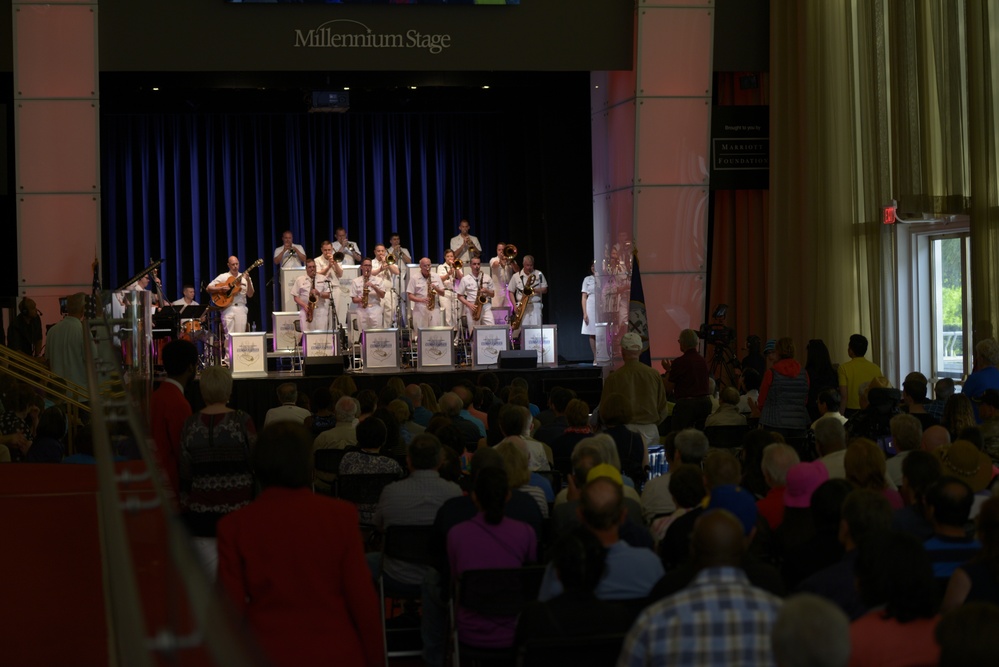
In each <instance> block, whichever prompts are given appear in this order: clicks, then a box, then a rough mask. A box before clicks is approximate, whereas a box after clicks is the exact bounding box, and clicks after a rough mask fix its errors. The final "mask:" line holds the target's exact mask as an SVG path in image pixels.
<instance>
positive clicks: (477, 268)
mask: <svg viewBox="0 0 999 667" xmlns="http://www.w3.org/2000/svg"><path fill="white" fill-rule="evenodd" d="M454 292H455V294H456V295H457V297H458V300H459V301H461V302H462V303H463V304H464V305H465V320H466V321H467V322H468V330H469V332H471V331H474V330H475V327H482V326H492V325H493V304H492V298H493V281H492V279H491V278H490V277H489V276H487V275H486V274H485V272H484V271H483V270H482V260H481V259H479V258H478V257H473V258H472V271H471V272H470V273H467V274H465V277H464V278H462V279H461V282H459V283H458V287H457V288H455V290H454ZM480 294H481V295H483V296H485V297H486V302H485V303H484V304H482V310H481V312H480V313H479V320H478V321H475V320H474V319H473V318H472V311H473V310H474V309H475V306H476V300H477V299H478V297H479V295H480Z"/></svg>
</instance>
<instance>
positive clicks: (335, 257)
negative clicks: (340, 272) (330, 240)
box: [333, 250, 344, 264]
mask: <svg viewBox="0 0 999 667" xmlns="http://www.w3.org/2000/svg"><path fill="white" fill-rule="evenodd" d="M343 260H344V254H343V253H342V252H340V251H339V250H337V251H336V252H335V253H333V261H334V262H336V263H337V264H339V263H340V262H342V261H343Z"/></svg>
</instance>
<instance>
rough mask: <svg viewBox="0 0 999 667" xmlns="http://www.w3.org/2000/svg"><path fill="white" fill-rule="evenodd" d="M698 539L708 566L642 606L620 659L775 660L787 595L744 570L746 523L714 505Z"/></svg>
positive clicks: (732, 666) (749, 666) (627, 665)
mask: <svg viewBox="0 0 999 667" xmlns="http://www.w3.org/2000/svg"><path fill="white" fill-rule="evenodd" d="M692 540H693V543H692V550H693V552H694V556H695V557H696V558H697V560H698V563H699V565H700V572H698V574H697V577H696V578H695V579H694V581H693V582H692V583H691V584H690V585H689V586H688V587H687V588H685V589H683V590H682V591H680V592H679V593H677V594H676V595H672V596H670V597H667V598H665V599H663V600H661V601H660V602H657V603H656V604H653V605H652V606H650V607H648V608H647V609H646V610H645V611H644V612H642V614H641V615H640V616H639V617H638V620H637V621H635V624H634V625H633V626H632V627H631V630H630V631H629V632H628V636H627V638H626V639H625V641H624V648H623V649H622V651H621V656H620V658H618V662H617V664H618V667H639V666H641V665H700V666H702V667H711V666H714V665H717V666H719V667H760V666H763V665H773V664H774V657H773V651H772V649H771V644H770V636H771V631H772V629H773V624H774V621H775V619H776V618H777V613H778V612H779V611H780V606H781V600H780V598H777V597H775V596H773V595H771V594H770V593H767V592H765V591H763V590H761V589H759V588H755V587H754V586H752V585H751V584H750V583H749V579H747V578H746V574H745V573H744V572H743V571H742V568H741V567H740V565H739V563H740V562H741V560H742V556H743V553H744V552H745V548H746V540H745V533H744V530H743V525H742V523H740V520H739V519H737V518H736V517H735V516H734V515H733V514H731V513H729V512H728V511H726V510H713V511H710V512H708V513H706V514H705V515H704V516H702V517H701V518H700V519H698V521H697V524H696V525H695V527H694V534H693V538H692Z"/></svg>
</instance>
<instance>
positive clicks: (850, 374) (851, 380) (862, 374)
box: [837, 334, 883, 417]
mask: <svg viewBox="0 0 999 667" xmlns="http://www.w3.org/2000/svg"><path fill="white" fill-rule="evenodd" d="M867 345H868V343H867V338H866V337H865V336H862V335H861V334H853V335H852V336H850V343H849V345H848V347H847V355H848V356H849V357H850V360H849V361H847V362H845V363H842V364H840V365H839V369H838V371H837V373H838V375H839V393H840V396H841V397H842V402H841V403H840V410H839V411H840V412H841V413H843V414H844V415H845V416H847V417H851V416H852V415H853V413H855V412H857V411H859V410H860V390H861V387H862V386H863V385H866V384H867V383H869V382H870V381H871V380H873V379H874V378H876V377H878V376H880V375H883V374H882V373H881V369H880V368H879V367H878V365H877V364H875V363H872V362H870V361H868V360H867V359H865V358H864V355H866V354H867Z"/></svg>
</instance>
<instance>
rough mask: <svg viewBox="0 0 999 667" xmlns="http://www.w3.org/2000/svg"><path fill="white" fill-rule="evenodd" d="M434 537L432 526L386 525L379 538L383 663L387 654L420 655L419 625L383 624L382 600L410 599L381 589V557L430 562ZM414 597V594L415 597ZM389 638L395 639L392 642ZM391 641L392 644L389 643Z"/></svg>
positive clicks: (393, 656) (420, 563)
mask: <svg viewBox="0 0 999 667" xmlns="http://www.w3.org/2000/svg"><path fill="white" fill-rule="evenodd" d="M433 537H434V528H433V526H389V527H388V528H387V529H386V530H385V538H384V540H383V542H382V569H381V570H380V571H379V573H378V594H379V596H380V598H381V616H382V637H383V641H384V645H385V663H386V665H387V664H388V659H389V658H401V657H412V656H417V657H418V656H420V654H421V653H422V649H423V643H422V640H421V638H420V627H419V626H416V627H415V628H392V629H390V628H389V627H388V625H387V624H386V620H387V614H386V611H385V600H386V599H391V600H392V608H393V609H395V608H396V606H397V604H398V603H399V602H402V601H405V600H413V599H414V598H413V597H411V596H407V595H400V594H398V593H397V592H393V591H388V592H386V590H385V571H384V566H385V562H384V559H385V557H389V558H394V559H396V560H400V561H405V562H407V563H413V564H415V565H424V566H428V567H429V566H431V565H432V564H433V552H432V550H431V542H432V540H433ZM417 599H418V598H417ZM393 639H395V641H394V642H393ZM392 643H394V646H392V645H390V644H392Z"/></svg>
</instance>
